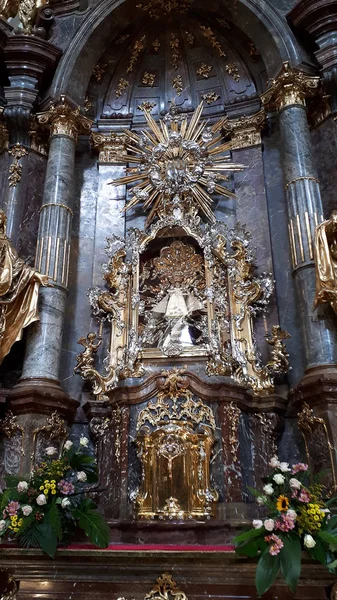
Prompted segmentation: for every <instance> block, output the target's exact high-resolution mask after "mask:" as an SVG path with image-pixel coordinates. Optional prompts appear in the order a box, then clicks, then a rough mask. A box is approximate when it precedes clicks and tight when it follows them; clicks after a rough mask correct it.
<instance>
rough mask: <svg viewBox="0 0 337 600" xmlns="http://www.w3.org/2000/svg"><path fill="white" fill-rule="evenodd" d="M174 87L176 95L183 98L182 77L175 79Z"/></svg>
mask: <svg viewBox="0 0 337 600" xmlns="http://www.w3.org/2000/svg"><path fill="white" fill-rule="evenodd" d="M172 87H173V89H174V90H175V93H176V94H177V96H181V93H182V91H183V80H182V79H181V76H180V75H177V76H176V77H173V79H172Z"/></svg>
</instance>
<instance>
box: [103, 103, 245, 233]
mask: <svg viewBox="0 0 337 600" xmlns="http://www.w3.org/2000/svg"><path fill="white" fill-rule="evenodd" d="M202 110H203V103H202V102H201V103H200V104H199V106H198V107H197V109H196V110H195V111H194V114H193V115H192V117H191V119H190V120H189V121H188V118H187V116H186V115H179V114H177V111H176V108H175V107H173V106H172V110H171V112H170V113H169V114H167V115H166V116H165V118H164V119H159V124H157V123H156V121H155V120H154V118H153V117H152V115H151V114H150V113H149V112H148V111H144V116H145V119H146V123H147V125H148V129H147V130H145V131H143V132H142V134H141V135H138V134H136V133H134V132H130V131H127V132H126V136H127V139H128V142H127V144H126V149H127V152H128V154H119V155H118V157H117V161H118V162H121V163H126V164H128V163H130V164H131V165H132V166H131V167H128V168H127V170H126V175H125V176H124V177H121V178H120V179H116V180H114V181H111V182H110V185H114V186H118V185H128V184H135V185H133V187H132V189H131V195H132V197H131V199H130V200H129V201H128V202H127V203H126V205H125V207H124V208H123V211H127V210H129V209H131V208H132V207H134V206H135V205H136V204H138V203H142V206H143V209H144V210H148V209H149V210H150V212H149V215H148V218H147V223H151V221H152V220H153V219H154V218H155V216H158V214H160V215H161V216H163V215H167V216H169V215H172V214H174V213H173V210H174V207H175V206H177V204H178V206H180V207H181V208H182V210H183V212H184V211H185V210H186V208H187V206H190V205H191V203H194V204H195V206H196V208H197V209H198V211H200V212H201V213H203V215H204V216H205V217H206V218H207V219H209V220H210V221H212V222H214V221H215V217H214V215H213V212H212V208H211V207H212V202H213V200H212V193H211V192H208V191H207V190H208V189H211V190H214V192H215V193H217V194H220V195H221V196H223V197H225V198H234V197H235V194H233V192H231V191H230V190H228V189H227V188H226V187H224V186H223V185H220V184H219V183H218V181H219V180H220V181H226V180H228V177H227V175H225V174H224V173H230V172H235V171H241V170H242V169H243V168H244V165H240V164H236V163H233V162H232V159H231V156H230V155H227V156H226V155H225V154H226V153H228V151H229V150H230V149H231V143H230V142H224V141H223V136H222V135H221V130H222V128H223V125H224V123H225V122H226V120H227V118H226V117H223V118H221V119H220V120H219V121H217V122H216V123H214V124H213V125H212V126H211V127H210V126H208V123H207V121H206V120H203V121H201V115H202ZM206 128H207V129H206ZM204 132H206V135H205V133H204ZM209 135H210V136H211V138H212V139H209V141H207V142H205V141H204V139H205V140H207V139H208V136H209ZM203 137H204V139H203ZM133 165H135V166H133ZM136 165H138V166H136ZM223 172H224V173H223ZM138 192H139V193H138ZM140 192H142V193H140Z"/></svg>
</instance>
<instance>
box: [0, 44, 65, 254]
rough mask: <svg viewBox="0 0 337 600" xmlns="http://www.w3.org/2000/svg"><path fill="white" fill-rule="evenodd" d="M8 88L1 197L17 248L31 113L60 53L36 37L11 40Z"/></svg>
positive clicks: (6, 60) (7, 56) (7, 58)
mask: <svg viewBox="0 0 337 600" xmlns="http://www.w3.org/2000/svg"><path fill="white" fill-rule="evenodd" d="M3 53H4V66H5V68H6V75H7V77H8V80H9V86H6V87H5V88H4V93H5V99H6V105H5V107H4V119H5V121H6V124H7V127H8V131H9V148H10V149H9V151H8V152H9V154H10V157H11V164H10V166H9V173H8V175H9V176H8V185H7V186H6V187H5V189H4V192H3V194H2V208H3V210H4V211H5V212H6V214H7V232H8V236H9V237H10V238H11V240H12V242H13V243H14V245H15V246H16V247H18V243H19V238H20V232H19V228H20V224H21V222H22V220H23V217H24V211H25V201H26V190H27V178H28V176H29V174H28V171H29V164H28V162H29V157H28V154H29V150H30V147H31V135H30V134H31V128H32V110H33V107H34V104H35V102H36V99H37V97H38V94H39V92H40V93H41V91H42V90H41V86H42V83H43V77H44V75H45V73H46V72H47V71H48V73H49V75H51V74H52V73H53V71H54V68H55V67H56V64H57V62H58V60H59V58H60V55H61V51H60V50H59V49H58V48H56V47H55V46H53V44H51V43H50V42H47V41H46V40H42V39H41V38H39V37H37V36H29V35H20V34H16V35H13V36H9V37H8V39H7V42H6V45H5V47H4V50H3Z"/></svg>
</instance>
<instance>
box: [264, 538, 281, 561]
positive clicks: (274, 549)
mask: <svg viewBox="0 0 337 600" xmlns="http://www.w3.org/2000/svg"><path fill="white" fill-rule="evenodd" d="M264 539H265V542H268V543H270V542H274V543H273V544H271V545H270V546H269V554H271V555H272V556H276V555H277V554H279V553H280V552H281V550H282V548H283V546H284V544H283V542H282V540H281V538H279V537H278V536H277V535H275V534H274V533H273V534H272V535H267V536H266V537H265V538H264Z"/></svg>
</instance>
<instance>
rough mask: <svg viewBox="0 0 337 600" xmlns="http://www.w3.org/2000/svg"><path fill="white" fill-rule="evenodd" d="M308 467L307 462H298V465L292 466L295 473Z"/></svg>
mask: <svg viewBox="0 0 337 600" xmlns="http://www.w3.org/2000/svg"><path fill="white" fill-rule="evenodd" d="M308 468H309V467H308V465H306V464H305V463H296V465H293V466H292V473H293V475H296V473H299V472H300V471H307V470H308Z"/></svg>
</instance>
